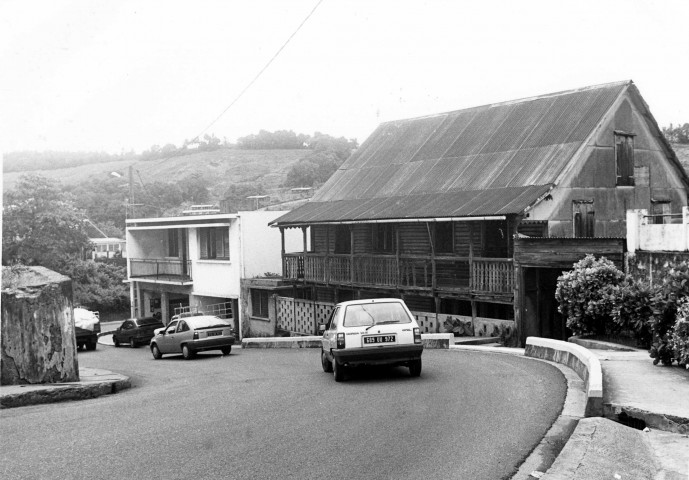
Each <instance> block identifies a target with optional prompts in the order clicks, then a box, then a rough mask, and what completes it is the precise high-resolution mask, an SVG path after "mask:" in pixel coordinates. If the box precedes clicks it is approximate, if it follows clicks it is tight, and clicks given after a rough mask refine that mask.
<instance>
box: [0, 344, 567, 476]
mask: <svg viewBox="0 0 689 480" xmlns="http://www.w3.org/2000/svg"><path fill="white" fill-rule="evenodd" d="M319 353H320V352H319V351H318V350H317V349H300V350H286V349H266V350H263V349H247V350H242V349H233V351H232V354H231V355H229V356H227V357H223V356H221V355H219V354H216V353H215V352H207V353H201V354H199V356H198V357H197V358H196V359H194V360H191V361H185V360H183V359H182V357H181V356H169V357H167V356H166V357H164V358H163V359H162V360H153V358H152V356H151V354H150V352H149V351H148V349H147V348H145V347H143V348H139V349H130V348H119V349H117V348H114V347H109V346H103V345H99V346H98V350H96V351H94V352H80V353H79V363H80V366H83V367H94V368H106V369H109V370H112V371H116V372H118V373H123V374H125V375H128V376H130V377H131V379H132V384H133V386H132V388H131V389H129V390H125V391H122V392H120V393H118V394H116V395H109V396H105V397H99V398H96V399H92V400H83V401H78V402H66V403H60V404H51V405H37V406H30V407H21V408H16V409H7V410H0V430H1V431H2V435H0V452H1V453H0V457H1V461H0V478H3V479H19V478H27V479H28V478H31V479H34V478H88V479H100V478H102V479H110V478H154V479H155V478H160V479H176V478H180V479H182V478H184V479H189V478H232V479H249V478H251V479H286V478H294V479H310V478H314V479H315V478H328V479H350V480H351V479H418V478H438V479H447V478H466V479H472V480H474V479H487V480H488V479H489V480H495V479H500V478H509V477H510V476H511V474H512V473H514V471H515V469H516V467H517V466H518V465H519V463H521V461H522V460H523V459H524V458H525V457H526V456H527V455H528V454H529V452H530V451H531V450H532V449H533V448H534V447H535V445H536V444H537V443H538V442H539V441H540V440H541V438H542V437H543V435H544V434H545V432H546V431H547V430H548V428H549V427H550V425H551V424H552V422H553V421H554V419H555V418H556V417H557V416H558V414H559V412H560V410H561V408H562V404H563V402H564V396H565V393H566V384H565V381H564V379H563V377H562V375H561V373H560V372H559V371H558V370H557V369H555V368H554V367H552V366H551V365H549V364H546V363H543V362H537V361H533V360H530V359H526V358H522V357H514V356H511V355H491V354H484V353H476V352H466V351H456V350H453V351H447V350H426V351H425V352H424V354H423V358H424V370H423V372H422V374H421V377H420V378H411V377H410V376H409V374H408V370H407V369H406V368H393V369H383V368H381V369H375V370H365V371H359V372H354V373H353V374H352V375H351V376H349V377H348V379H347V381H346V382H343V383H336V382H335V381H334V379H333V377H332V374H326V373H324V372H323V371H322V370H321V367H320V358H319Z"/></svg>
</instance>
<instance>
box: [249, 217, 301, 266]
mask: <svg viewBox="0 0 689 480" xmlns="http://www.w3.org/2000/svg"><path fill="white" fill-rule="evenodd" d="M285 213H287V212H286V211H267V212H263V211H254V212H239V216H240V223H241V226H240V228H241V236H242V237H241V242H242V247H241V248H242V252H243V254H242V258H243V268H242V272H241V277H242V278H253V277H261V276H263V274H265V273H266V272H272V273H277V274H279V275H282V240H281V235H280V229H279V228H274V227H269V226H268V223H269V222H271V221H273V220H275V219H276V218H278V217H281V216H282V215H284V214H285ZM302 238H303V237H302V231H301V229H298V228H290V229H285V250H286V251H287V252H294V251H297V252H298V251H302V250H303V248H304V246H303V240H302Z"/></svg>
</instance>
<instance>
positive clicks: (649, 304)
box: [612, 276, 655, 348]
mask: <svg viewBox="0 0 689 480" xmlns="http://www.w3.org/2000/svg"><path fill="white" fill-rule="evenodd" d="M613 296H614V304H615V305H614V307H613V310H612V320H613V322H615V323H616V324H617V325H618V327H619V329H620V330H622V331H626V332H630V333H632V334H633V336H634V338H635V339H636V344H637V346H639V347H642V348H650V346H651V341H652V340H653V332H652V331H651V324H652V321H653V311H654V306H655V303H654V299H655V290H654V289H653V288H652V287H651V286H650V285H649V284H647V283H646V282H642V281H635V280H634V279H633V278H631V277H629V276H627V277H625V279H624V280H623V282H622V283H621V284H620V285H618V286H617V287H615V288H614V289H613Z"/></svg>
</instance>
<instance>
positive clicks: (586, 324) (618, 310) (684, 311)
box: [556, 255, 689, 365]
mask: <svg viewBox="0 0 689 480" xmlns="http://www.w3.org/2000/svg"><path fill="white" fill-rule="evenodd" d="M556 299H557V301H558V302H559V307H558V309H559V311H560V312H561V313H562V314H563V315H564V316H565V318H566V320H567V326H568V327H569V328H570V329H571V330H572V331H573V333H574V334H575V335H607V334H610V333H619V332H628V333H631V334H633V335H634V337H635V338H636V340H637V343H638V345H639V346H644V347H646V348H649V347H650V349H649V354H650V356H651V358H653V363H654V364H658V363H662V364H663V365H671V364H672V363H673V362H675V361H676V362H677V363H679V364H680V365H688V364H689V322H688V321H687V317H689V265H687V263H682V264H680V265H670V266H668V267H667V268H666V270H665V272H664V275H663V283H662V285H660V286H657V287H652V286H650V285H648V284H647V283H646V282H643V281H640V280H635V279H633V278H632V277H631V276H629V275H625V274H624V273H623V272H621V271H620V270H618V269H617V268H616V267H615V266H614V264H612V263H611V262H610V261H609V260H607V259H605V258H604V257H601V258H600V259H599V260H596V259H595V258H594V257H593V256H591V255H587V256H586V258H585V259H583V260H581V261H580V262H578V263H576V264H575V265H574V269H573V270H571V271H569V272H565V273H563V275H561V276H560V277H559V278H558V285H557V290H556Z"/></svg>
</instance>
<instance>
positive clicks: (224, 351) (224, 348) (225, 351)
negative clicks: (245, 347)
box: [220, 345, 232, 355]
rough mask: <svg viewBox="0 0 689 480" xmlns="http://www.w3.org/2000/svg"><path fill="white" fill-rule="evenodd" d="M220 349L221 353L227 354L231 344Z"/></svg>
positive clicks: (230, 349)
mask: <svg viewBox="0 0 689 480" xmlns="http://www.w3.org/2000/svg"><path fill="white" fill-rule="evenodd" d="M220 351H221V352H222V354H223V355H229V354H230V352H231V351H232V345H230V346H229V347H222V348H221V349H220Z"/></svg>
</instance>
